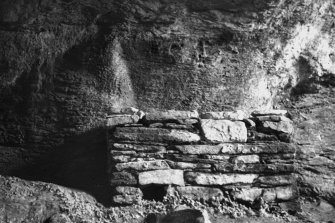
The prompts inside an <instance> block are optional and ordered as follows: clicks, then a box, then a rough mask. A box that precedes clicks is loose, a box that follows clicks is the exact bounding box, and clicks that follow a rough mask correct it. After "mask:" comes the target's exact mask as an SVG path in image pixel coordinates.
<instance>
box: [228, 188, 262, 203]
mask: <svg viewBox="0 0 335 223" xmlns="http://www.w3.org/2000/svg"><path fill="white" fill-rule="evenodd" d="M262 193H263V190H262V189H261V188H242V189H237V190H236V191H233V192H232V195H233V197H234V198H235V199H237V200H242V201H247V202H254V201H255V200H256V199H257V198H259V197H260V196H261V195H262Z"/></svg>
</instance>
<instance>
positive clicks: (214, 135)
mask: <svg viewBox="0 0 335 223" xmlns="http://www.w3.org/2000/svg"><path fill="white" fill-rule="evenodd" d="M107 126H108V150H109V176H110V184H111V186H112V187H113V188H114V192H115V194H114V195H113V201H114V202H115V203H118V204H132V203H135V202H137V201H139V200H140V199H142V197H143V195H144V192H143V191H144V190H143V189H144V188H146V187H148V186H150V185H156V186H162V187H164V188H165V193H166V195H171V196H174V195H178V196H179V197H185V198H187V199H193V200H202V201H210V200H213V199H214V200H219V201H220V200H222V199H224V194H225V196H227V194H228V196H231V197H232V198H233V199H235V200H236V201H241V202H250V203H252V202H254V201H255V200H259V199H262V200H263V201H265V202H284V201H289V200H292V199H294V198H295V197H296V195H297V192H296V188H295V179H294V177H293V174H292V173H294V171H295V166H294V158H295V152H296V147H295V145H294V144H293V143H290V135H291V134H292V132H293V126H292V121H291V120H290V119H289V118H288V117H287V116H286V111H282V110H273V111H267V112H259V111H257V112H254V113H252V115H251V116H250V117H245V115H244V114H243V112H240V111H238V112H208V113H204V114H200V115H199V114H198V113H197V112H196V111H174V110H170V111H155V112H150V113H147V114H144V113H143V112H141V111H138V110H136V109H127V110H126V111H125V113H124V114H115V115H111V116H109V117H108V121H107Z"/></svg>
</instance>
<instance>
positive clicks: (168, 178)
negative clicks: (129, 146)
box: [138, 169, 185, 186]
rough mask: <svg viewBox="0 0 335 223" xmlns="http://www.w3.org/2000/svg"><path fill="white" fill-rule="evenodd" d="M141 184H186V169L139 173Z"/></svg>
mask: <svg viewBox="0 0 335 223" xmlns="http://www.w3.org/2000/svg"><path fill="white" fill-rule="evenodd" d="M138 180H139V184H140V185H148V184H159V185H179V186H185V181H184V171H182V170H172V169H171V170H154V171H147V172H142V173H139V176H138Z"/></svg>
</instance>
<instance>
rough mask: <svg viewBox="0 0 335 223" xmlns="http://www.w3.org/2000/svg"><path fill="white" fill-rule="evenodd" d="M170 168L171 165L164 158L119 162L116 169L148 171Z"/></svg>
mask: <svg viewBox="0 0 335 223" xmlns="http://www.w3.org/2000/svg"><path fill="white" fill-rule="evenodd" d="M169 168H170V166H169V165H168V164H167V162H166V161H164V160H155V161H139V162H129V163H117V164H116V165H115V169H116V170H117V171H122V170H136V171H147V170H162V169H169Z"/></svg>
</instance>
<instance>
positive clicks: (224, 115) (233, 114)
mask: <svg viewBox="0 0 335 223" xmlns="http://www.w3.org/2000/svg"><path fill="white" fill-rule="evenodd" d="M200 118H202V119H214V120H231V121H240V120H243V119H245V118H246V114H245V113H244V112H243V111H241V110H237V111H222V112H206V113H203V114H201V115H200Z"/></svg>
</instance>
